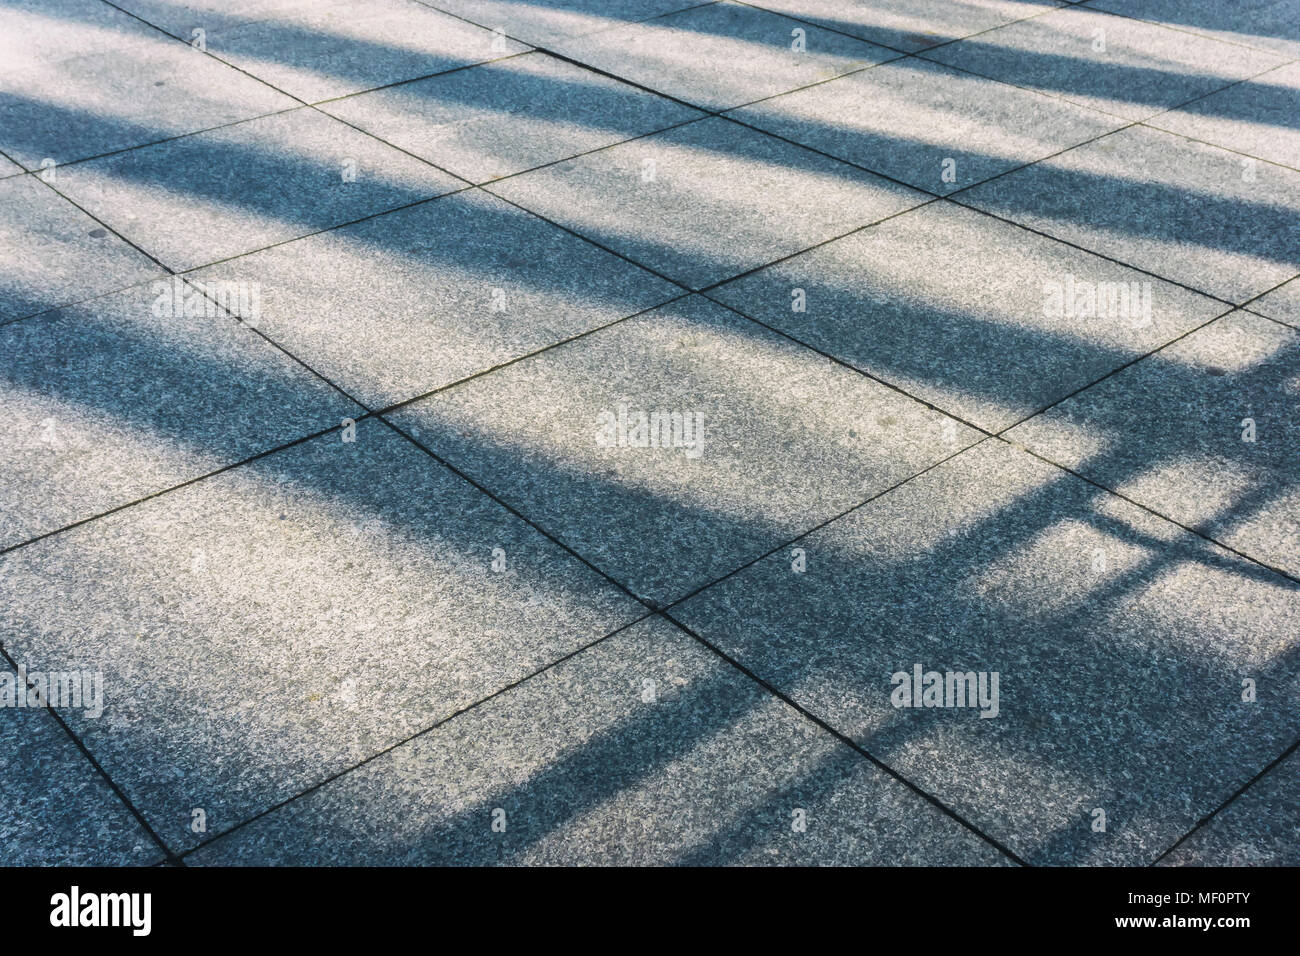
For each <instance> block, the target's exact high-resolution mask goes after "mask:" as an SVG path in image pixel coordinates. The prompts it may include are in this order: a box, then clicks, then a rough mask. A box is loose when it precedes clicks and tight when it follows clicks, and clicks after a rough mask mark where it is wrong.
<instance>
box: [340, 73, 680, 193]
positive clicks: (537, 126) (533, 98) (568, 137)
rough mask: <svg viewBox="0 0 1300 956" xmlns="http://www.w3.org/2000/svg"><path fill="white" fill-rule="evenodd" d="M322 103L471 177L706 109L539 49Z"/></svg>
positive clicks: (561, 155) (524, 165)
mask: <svg viewBox="0 0 1300 956" xmlns="http://www.w3.org/2000/svg"><path fill="white" fill-rule="evenodd" d="M322 108H323V109H324V110H325V111H326V112H327V113H329V114H330V115H332V116H337V117H339V118H340V119H343V120H345V121H346V122H348V123H351V124H353V125H354V126H358V127H360V128H361V129H364V130H366V131H367V132H369V133H373V134H374V135H376V136H379V137H381V138H382V139H384V140H386V141H387V142H390V143H392V144H393V145H395V146H398V147H400V148H402V149H405V150H407V151H408V152H412V153H414V154H416V155H417V156H420V157H422V158H424V159H427V160H429V161H430V162H431V163H434V164H435V165H437V166H440V167H442V168H443V169H446V170H448V171H450V172H453V173H455V174H456V175H457V176H462V177H464V178H466V179H468V180H470V181H472V182H485V181H487V180H490V179H497V178H499V177H501V176H506V175H509V174H511V173H518V172H522V171H523V170H525V169H532V168H533V167H534V166H541V165H542V164H543V163H550V162H554V161H555V160H558V159H567V158H568V157H570V156H573V155H576V154H577V153H584V152H588V151H590V150H593V149H598V148H599V147H601V146H609V145H612V144H613V143H617V142H620V141H622V140H625V139H631V138H632V137H634V136H641V135H644V134H645V133H653V132H655V131H656V130H660V129H664V128H665V127H668V126H674V125H676V124H678V123H684V122H686V121H688V120H691V119H695V118H699V117H701V116H703V115H704V114H703V113H701V112H699V111H698V110H693V109H690V108H689V107H686V106H682V105H680V104H678V103H674V102H673V101H672V100H668V99H664V98H663V97H659V96H654V95H653V94H650V93H646V92H644V91H642V90H639V89H637V88H636V87H635V86H632V85H630V84H627V83H620V82H619V81H618V80H614V79H610V78H609V77H605V76H601V75H600V74H599V73H593V72H591V71H590V70H584V69H582V68H581V67H578V66H574V65H573V64H571V63H566V62H565V61H563V60H559V59H556V58H555V57H551V56H547V55H546V54H543V53H534V54H530V55H528V56H516V57H510V58H509V59H505V60H502V61H501V62H499V63H490V64H485V65H483V66H477V67H474V68H473V69H471V70H457V71H455V72H454V73H447V74H444V75H441V76H435V77H430V78H429V79H427V80H419V81H417V82H415V83H403V84H401V85H399V86H395V87H390V88H388V89H383V90H377V91H375V92H373V93H366V94H364V95H361V96H351V97H347V98H346V99H342V100H338V101H335V102H331V103H327V104H325V106H323V107H322Z"/></svg>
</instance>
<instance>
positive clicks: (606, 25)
mask: <svg viewBox="0 0 1300 956" xmlns="http://www.w3.org/2000/svg"><path fill="white" fill-rule="evenodd" d="M699 3H700V0H437V2H436V3H432V4H431V5H432V6H435V7H438V8H439V9H441V10H446V11H447V12H449V13H454V14H456V15H457V16H460V17H464V18H465V19H466V20H470V21H472V22H474V23H478V24H480V25H482V26H485V27H488V28H489V29H493V30H501V31H502V32H504V33H506V34H508V35H509V36H512V37H518V38H519V39H521V40H523V41H524V42H525V43H537V44H553V43H555V42H556V41H558V40H561V39H563V38H564V37H572V36H581V35H583V34H586V33H595V32H596V31H598V30H609V29H611V28H613V27H618V26H622V25H624V24H627V23H636V22H638V21H640V20H648V19H650V18H651V17H658V16H662V15H663V14H665V13H672V12H673V11H674V10H682V9H685V8H687V7H694V6H698V5H699Z"/></svg>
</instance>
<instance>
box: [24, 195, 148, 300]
mask: <svg viewBox="0 0 1300 956" xmlns="http://www.w3.org/2000/svg"><path fill="white" fill-rule="evenodd" d="M59 173H60V170H55V171H54V175H55V177H56V182H57V181H58V176H59ZM0 255H2V256H3V261H4V266H3V268H0V323H2V322H6V321H9V320H11V319H17V318H21V317H22V316H25V315H33V314H35V313H37V312H44V311H46V310H47V309H53V308H57V307H58V306H61V305H66V304H68V303H69V302H79V301H81V300H83V299H89V298H91V297H92V296H96V295H102V294H103V293H105V292H112V291H114V290H117V289H122V288H125V287H127V286H129V285H133V284H135V283H137V282H143V281H145V280H146V279H149V278H151V277H154V276H160V275H162V274H163V270H162V269H161V268H160V267H159V266H158V264H157V263H156V262H151V261H150V260H149V258H148V257H147V256H143V255H141V254H140V253H139V252H138V251H137V250H135V249H132V248H131V247H130V246H129V245H128V244H127V243H125V242H123V241H122V240H121V239H119V238H118V237H117V236H115V235H113V234H112V233H110V232H108V231H107V230H105V229H103V228H102V227H101V226H100V225H99V223H97V222H95V220H93V219H91V218H90V217H89V216H87V215H86V214H85V213H83V212H82V211H81V210H79V209H78V208H77V207H76V206H74V205H72V203H70V202H68V201H67V200H66V199H63V198H62V197H61V196H59V195H58V194H57V193H55V192H54V191H53V190H51V189H50V188H49V187H48V186H45V185H43V184H42V183H41V182H39V181H38V180H37V178H36V177H35V176H12V177H10V178H8V179H6V180H4V181H3V182H0Z"/></svg>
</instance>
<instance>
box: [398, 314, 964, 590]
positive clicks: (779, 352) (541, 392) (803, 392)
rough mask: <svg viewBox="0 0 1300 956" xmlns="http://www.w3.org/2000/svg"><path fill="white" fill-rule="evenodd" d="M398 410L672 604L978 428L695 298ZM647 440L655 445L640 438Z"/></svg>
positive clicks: (534, 514) (571, 539) (403, 422)
mask: <svg viewBox="0 0 1300 956" xmlns="http://www.w3.org/2000/svg"><path fill="white" fill-rule="evenodd" d="M638 413H645V415H646V416H647V417H648V416H649V415H650V414H651V413H658V416H657V417H658V422H659V424H660V425H661V426H662V428H663V431H659V430H656V433H655V439H656V440H655V442H654V444H653V445H650V444H649V438H650V435H649V431H648V429H642V430H641V431H637V429H636V421H637V415H638ZM673 413H678V414H679V415H680V426H679V429H678V432H677V433H676V441H674V440H673V438H674V434H673V432H672V431H671V422H672V419H671V415H672V414H673ZM606 416H608V417H606ZM394 420H395V421H396V422H397V423H398V424H399V425H400V426H401V427H402V428H404V429H412V434H414V435H416V436H417V437H418V439H419V441H421V442H422V443H424V444H425V445H426V446H427V447H429V448H430V449H432V450H433V451H434V452H435V453H437V454H438V455H439V456H441V457H443V458H444V459H446V460H447V461H449V462H450V463H452V464H453V465H454V466H455V467H456V468H458V469H460V470H462V471H463V472H465V473H466V474H468V475H470V476H472V477H473V478H474V479H475V480H476V481H477V482H479V483H480V484H481V485H482V486H483V487H485V488H488V489H489V490H491V491H492V492H493V493H494V494H497V495H499V496H500V497H501V498H502V500H504V501H506V502H508V503H510V504H511V505H512V506H513V507H515V508H517V509H518V510H519V511H520V512H521V513H522V514H525V515H527V516H528V517H529V518H531V519H532V520H534V521H536V522H537V523H538V524H539V526H540V527H542V528H545V529H547V530H548V532H550V533H552V534H554V535H555V536H556V537H557V538H558V539H559V540H562V541H564V542H565V543H567V544H568V545H569V546H571V547H572V548H574V550H576V551H577V552H578V553H579V554H582V555H583V556H584V557H586V558H587V559H588V560H590V561H592V562H593V563H594V564H595V565H596V566H597V567H599V568H601V569H602V570H604V571H605V572H606V573H608V574H609V575H611V576H612V577H613V578H614V579H615V580H618V581H620V582H622V583H623V584H625V585H626V586H627V587H628V588H630V589H631V590H632V591H633V592H635V593H636V594H638V595H640V596H642V597H643V598H645V599H647V600H649V601H652V602H655V603H657V604H659V605H666V604H669V603H671V602H673V601H676V600H678V599H679V598H681V597H682V596H684V595H685V594H687V593H688V592H690V591H691V590H693V589H695V588H698V587H702V586H703V585H705V584H708V583H709V582H711V581H713V580H716V579H717V578H719V577H721V576H722V575H724V574H727V573H729V572H730V571H733V570H735V569H736V568H737V567H739V566H740V565H742V564H744V563H745V562H746V561H749V560H752V559H754V558H756V557H758V556H759V555H761V554H763V553H764V552H765V551H767V550H769V549H771V548H774V547H776V546H778V545H779V544H781V542H782V541H786V540H789V539H790V538H793V537H795V536H796V535H798V534H800V533H802V532H804V531H806V530H807V529H808V528H810V527H812V526H813V525H815V524H817V523H818V522H821V521H825V520H827V519H828V518H831V517H833V516H834V515H836V514H839V513H841V512H842V511H844V510H846V509H848V508H850V507H852V506H854V505H856V504H858V503H859V502H861V501H863V500H864V499H866V498H868V497H870V496H871V495H874V494H878V493H880V492H881V491H883V490H885V489H886V488H889V487H890V486H892V485H894V484H896V483H897V482H899V481H902V480H903V479H905V478H907V477H909V476H910V475H913V474H915V473H916V472H918V471H920V470H921V469H923V468H925V467H927V466H929V465H931V464H933V463H934V462H936V461H939V460H940V459H942V458H944V457H946V456H948V455H950V454H952V453H954V452H955V451H957V450H958V449H960V448H961V447H962V445H963V444H968V443H970V442H971V441H972V440H973V437H974V433H973V432H971V431H970V430H969V429H966V428H964V427H962V426H959V425H957V423H956V422H954V421H952V420H951V419H948V418H946V417H945V416H942V415H939V414H937V413H935V412H932V411H930V410H929V409H927V408H925V407H924V406H923V405H921V404H919V403H917V402H913V401H911V400H910V399H907V398H905V397H903V396H900V395H899V394H898V393H897V392H895V391H893V390H891V389H888V388H886V387H885V386H883V385H880V384H879V383H876V382H873V381H871V380H870V379H867V378H865V377H863V376H861V375H858V374H857V373H856V372H853V371H851V370H849V369H846V368H844V367H843V366H842V365H838V364H836V363H834V362H831V361H830V360H829V359H826V358H824V357H822V356H820V355H817V354H816V353H815V352H812V351H811V350H809V349H806V348H804V347H803V346H800V345H798V344H796V343H793V342H790V340H789V339H786V338H784V337H782V336H778V335H776V334H775V333H773V332H769V331H768V330H766V329H764V328H762V327H761V326H759V325H756V324H755V323H752V322H749V321H748V320H746V319H742V318H741V317H739V316H737V315H736V314H735V313H734V312H731V311H729V310H727V309H724V308H723V307H722V306H719V305H717V304H715V303H712V302H709V301H708V300H706V299H702V298H699V297H692V298H691V299H686V300H682V301H680V302H677V303H670V304H668V305H665V306H662V307H660V308H658V309H656V310H654V311H653V312H649V313H646V314H644V315H641V316H637V317H634V318H632V319H629V320H628V321H626V322H623V323H620V324H619V325H617V326H614V327H612V328H609V329H605V330H602V331H600V332H596V333H594V334H592V335H590V336H587V337H586V338H583V339H580V340H578V341H576V342H571V343H568V344H565V345H563V346H560V347H558V348H555V349H551V350H550V351H548V352H545V353H543V354H541V355H538V356H534V357H533V358H530V359H528V360H526V361H523V362H520V363H517V364H515V365H512V366H510V367H509V368H505V369H501V370H499V371H497V372H494V373H493V374H492V375H489V376H485V377H482V378H478V379H475V380H473V381H471V382H467V383H465V384H463V385H458V386H456V387H455V388H451V389H448V390H447V391H445V392H440V393H438V394H437V395H433V396H430V397H429V398H427V399H424V400H422V401H420V402H416V403H415V404H413V405H410V406H408V407H406V408H404V409H402V410H401V411H399V412H397V413H395V415H394ZM621 422H626V424H621ZM665 432H667V435H668V440H666V441H665V440H663V435H664V433H665ZM643 433H644V434H643ZM643 437H644V438H645V440H646V444H647V446H648V447H639V446H638V445H635V444H634V442H637V443H639V442H640V441H641V439H642V438H643ZM697 439H698V441H697Z"/></svg>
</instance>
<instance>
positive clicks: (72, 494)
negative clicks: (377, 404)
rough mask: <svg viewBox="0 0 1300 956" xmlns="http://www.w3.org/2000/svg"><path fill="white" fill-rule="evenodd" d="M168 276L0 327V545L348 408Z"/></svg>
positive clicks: (313, 427) (276, 440)
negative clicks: (0, 360)
mask: <svg viewBox="0 0 1300 956" xmlns="http://www.w3.org/2000/svg"><path fill="white" fill-rule="evenodd" d="M179 281H180V280H178V279H166V280H159V281H158V282H156V283H151V284H147V285H142V286H136V287H135V288H133V289H129V290H127V291H125V292H119V293H114V294H112V295H108V296H104V297H102V298H99V299H94V300H92V301H91V302H88V303H86V304H84V305H81V306H73V307H69V308H66V309H61V310H59V311H57V312H52V313H49V314H47V315H42V316H36V317H33V318H29V319H24V320H22V321H20V322H11V323H9V324H8V325H3V326H0V355H4V357H5V359H4V362H3V363H0V406H3V407H4V409H5V414H4V415H3V416H0V447H3V448H4V449H5V454H4V457H3V459H2V460H0V548H5V547H9V546H12V545H15V544H18V543H19V542H21V541H24V540H26V539H28V538H31V537H34V536H35V535H38V534H47V533H49V532H51V531H56V530H57V529H59V528H61V527H64V526H65V525H68V524H71V523H72V522H74V521H81V520H84V519H86V518H91V517H93V516H94V515H97V514H100V513H102V512H104V511H108V510H109V509H111V508H116V507H119V506H121V505H124V504H128V503H129V502H132V501H135V500H136V499H138V498H142V497H144V496H145V495H150V494H154V493H156V492H159V491H164V490H165V489H167V488H171V487H173V486H175V485H177V484H180V483H181V482H182V481H189V480H190V479H193V478H198V477H199V476H201V475H204V474H207V473H209V472H212V471H215V470H216V469H218V468H221V467H224V466H226V465H230V464H233V463H235V462H237V461H240V460H242V459H244V458H248V457H250V456H252V455H255V454H257V453H258V452H262V451H267V450H269V449H271V448H275V447H278V446H279V445H282V444H284V443H285V442H288V441H293V440H294V439H296V438H301V437H303V436H304V435H308V434H311V433H312V432H316V431H320V430H322V429H326V428H331V427H333V426H335V425H338V424H339V422H340V420H341V419H343V418H345V417H354V416H356V415H358V414H359V412H360V411H361V409H360V408H359V406H357V405H356V404H355V403H354V402H351V401H349V400H348V399H346V398H344V397H343V396H342V395H340V394H339V393H338V392H337V391H335V390H334V389H331V388H330V387H329V386H328V385H326V384H325V383H324V382H322V381H321V380H320V379H319V378H317V377H316V376H314V375H312V374H311V373H310V372H309V371H307V369H305V368H303V367H302V366H301V365H300V364H298V363H297V362H295V361H294V360H293V359H291V358H289V357H288V356H286V355H285V354H284V353H283V352H280V351H279V350H278V349H276V348H274V347H273V346H272V345H270V344H269V343H267V342H266V341H264V340H263V339H261V338H259V337H258V336H257V335H256V334H254V333H253V332H252V331H250V330H249V329H247V328H244V327H242V326H241V325H240V324H239V323H237V322H236V321H235V320H234V319H232V318H230V317H229V316H228V315H223V314H218V313H217V310H216V306H215V305H214V306H212V307H211V311H212V312H213V313H214V314H212V315H209V314H207V311H200V309H205V307H207V301H206V300H204V299H203V298H201V297H200V296H198V294H197V293H196V292H195V290H194V289H192V288H190V287H187V286H184V285H182V286H181V292H180V294H179V296H178V295H177V294H176V286H177V284H178V283H179ZM187 306H188V307H189V308H190V310H191V314H190V315H186V314H185V312H184V309H185V308H186V307H187ZM178 310H179V311H178ZM145 369H147V370H148V374H141V372H142V370H145Z"/></svg>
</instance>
